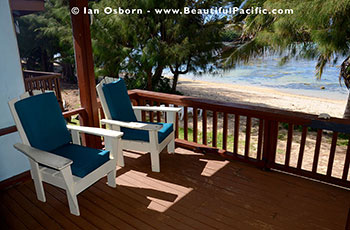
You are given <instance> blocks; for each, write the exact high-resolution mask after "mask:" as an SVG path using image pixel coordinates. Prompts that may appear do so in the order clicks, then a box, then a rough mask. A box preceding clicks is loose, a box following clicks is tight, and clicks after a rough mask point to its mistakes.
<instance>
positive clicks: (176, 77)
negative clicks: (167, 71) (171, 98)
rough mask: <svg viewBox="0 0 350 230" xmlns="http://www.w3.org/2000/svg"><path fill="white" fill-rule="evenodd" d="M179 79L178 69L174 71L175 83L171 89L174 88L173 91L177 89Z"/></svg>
mask: <svg viewBox="0 0 350 230" xmlns="http://www.w3.org/2000/svg"><path fill="white" fill-rule="evenodd" d="M178 80H179V72H177V71H176V72H175V73H174V76H173V85H172V87H171V90H172V91H173V92H175V91H176V86H177V82H178Z"/></svg>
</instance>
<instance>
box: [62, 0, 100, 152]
mask: <svg viewBox="0 0 350 230" xmlns="http://www.w3.org/2000/svg"><path fill="white" fill-rule="evenodd" d="M69 7H70V10H71V9H72V8H73V7H77V8H78V9H79V11H80V12H79V13H78V14H76V15H74V14H72V13H71V20H72V29H73V39H74V51H75V63H76V69H77V75H78V84H79V91H80V102H81V106H82V107H83V108H84V109H85V110H86V112H87V119H86V120H84V121H83V125H86V126H92V127H99V120H98V107H97V97H96V88H95V87H96V83H95V74H94V62H93V56H92V45H91V34H90V21H89V15H87V14H83V9H84V7H86V8H87V7H88V0H70V1H69ZM86 144H87V145H88V146H90V147H96V148H100V147H101V138H99V137H93V136H89V135H86Z"/></svg>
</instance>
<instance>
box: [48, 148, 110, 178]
mask: <svg viewBox="0 0 350 230" xmlns="http://www.w3.org/2000/svg"><path fill="white" fill-rule="evenodd" d="M52 152H53V153H55V154H57V155H59V156H62V157H66V158H68V159H71V160H72V161H73V164H72V165H71V169H72V174H73V175H75V176H78V177H84V176H86V175H88V174H89V173H91V172H92V171H94V170H95V169H97V168H98V167H100V166H101V165H103V164H104V163H106V162H107V161H108V160H109V151H106V150H100V149H92V148H89V147H85V146H81V145H75V144H66V145H64V146H61V147H59V148H57V149H55V150H53V151H52Z"/></svg>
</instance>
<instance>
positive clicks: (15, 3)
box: [10, 0, 45, 12]
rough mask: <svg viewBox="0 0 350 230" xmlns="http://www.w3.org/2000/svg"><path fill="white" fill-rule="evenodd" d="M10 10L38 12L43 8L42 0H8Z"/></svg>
mask: <svg viewBox="0 0 350 230" xmlns="http://www.w3.org/2000/svg"><path fill="white" fill-rule="evenodd" d="M10 6H11V10H13V11H15V10H16V11H31V12H38V11H43V10H45V7H44V0H10Z"/></svg>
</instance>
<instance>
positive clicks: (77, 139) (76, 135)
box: [70, 130, 81, 145]
mask: <svg viewBox="0 0 350 230" xmlns="http://www.w3.org/2000/svg"><path fill="white" fill-rule="evenodd" d="M70 131H71V134H72V141H73V144H76V145H81V141H80V132H79V131H77V130H70Z"/></svg>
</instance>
